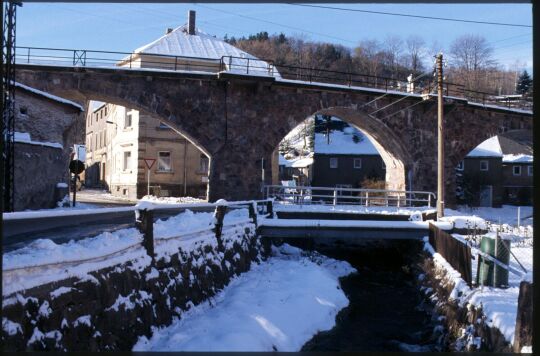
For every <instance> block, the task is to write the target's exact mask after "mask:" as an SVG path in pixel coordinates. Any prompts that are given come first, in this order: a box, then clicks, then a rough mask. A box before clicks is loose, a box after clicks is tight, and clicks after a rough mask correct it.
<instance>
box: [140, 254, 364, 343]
mask: <svg viewBox="0 0 540 356" xmlns="http://www.w3.org/2000/svg"><path fill="white" fill-rule="evenodd" d="M355 271H356V270H355V269H354V268H353V267H351V266H350V265H349V264H348V263H347V262H344V261H337V260H334V259H331V258H327V257H325V256H321V255H315V257H313V256H312V257H309V256H307V255H305V254H303V253H302V251H301V250H300V249H297V248H294V247H291V246H288V245H286V244H285V245H283V246H282V247H281V248H279V249H277V248H274V256H273V257H271V258H270V259H268V260H267V261H266V262H263V263H261V264H260V265H256V266H253V267H252V269H251V270H250V271H248V272H246V273H244V274H242V275H240V276H238V277H237V278H235V279H234V280H233V281H231V283H230V284H229V285H228V286H227V287H225V288H224V289H223V291H221V292H220V293H219V294H218V295H216V297H215V298H213V299H211V300H210V301H207V302H204V303H202V304H200V305H198V306H196V307H194V308H192V309H191V310H190V311H188V312H187V313H185V314H184V315H183V316H182V319H180V320H178V319H177V320H176V321H175V322H173V324H172V325H171V326H169V327H166V328H162V329H154V332H153V335H152V337H151V338H150V339H147V338H146V337H141V338H140V339H139V341H138V342H137V344H136V345H135V346H134V348H133V350H134V351H299V350H300V349H301V347H302V346H303V345H304V344H305V343H306V342H307V341H309V340H310V339H311V338H312V337H313V336H314V335H315V334H317V333H318V332H319V331H324V330H329V329H331V328H332V327H334V325H335V318H336V315H337V313H338V312H339V311H340V310H341V309H342V308H344V307H346V306H347V305H348V304H349V301H348V299H347V297H346V296H345V294H344V293H343V291H342V290H341V288H340V286H339V280H338V279H339V277H341V276H346V275H348V274H350V273H353V272H355Z"/></svg>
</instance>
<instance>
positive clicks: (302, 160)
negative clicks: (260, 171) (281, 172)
mask: <svg viewBox="0 0 540 356" xmlns="http://www.w3.org/2000/svg"><path fill="white" fill-rule="evenodd" d="M312 164H313V154H310V155H309V156H306V157H296V158H293V159H286V158H285V157H284V156H283V155H281V154H280V155H279V165H280V166H285V167H292V168H306V167H309V166H311V165H312Z"/></svg>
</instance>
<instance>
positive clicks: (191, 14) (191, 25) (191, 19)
mask: <svg viewBox="0 0 540 356" xmlns="http://www.w3.org/2000/svg"><path fill="white" fill-rule="evenodd" d="M188 34H190V35H194V34H195V10H189V11H188Z"/></svg>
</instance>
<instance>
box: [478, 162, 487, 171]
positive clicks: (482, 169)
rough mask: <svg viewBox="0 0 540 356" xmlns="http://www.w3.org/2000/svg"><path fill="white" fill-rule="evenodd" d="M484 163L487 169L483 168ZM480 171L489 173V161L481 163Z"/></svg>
mask: <svg viewBox="0 0 540 356" xmlns="http://www.w3.org/2000/svg"><path fill="white" fill-rule="evenodd" d="M482 163H485V164H486V168H485V169H484V168H482ZM480 170H481V171H484V172H486V171H489V161H487V160H481V161H480Z"/></svg>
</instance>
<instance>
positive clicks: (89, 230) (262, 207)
mask: <svg viewBox="0 0 540 356" xmlns="http://www.w3.org/2000/svg"><path fill="white" fill-rule="evenodd" d="M253 205H255V207H254V206H253ZM218 207H227V208H229V209H238V208H243V207H244V208H248V209H250V217H251V218H252V219H254V221H256V220H257V218H256V215H257V214H266V213H267V212H271V211H272V207H271V200H268V199H267V200H247V201H237V202H219V203H189V204H153V203H149V202H144V203H142V204H138V205H135V206H132V207H122V208H103V209H91V210H68V211H56V212H55V211H51V212H46V213H45V212H16V213H4V215H3V234H4V239H3V241H4V249H5V250H6V251H7V250H13V249H15V248H19V247H23V246H24V245H26V244H28V243H30V242H32V241H34V240H37V239H42V238H49V236H50V238H51V239H54V240H55V241H56V242H64V241H66V242H67V241H69V240H78V239H82V238H86V237H90V236H94V235H97V234H99V233H102V232H106V231H109V232H111V231H116V230H119V229H124V228H129V227H133V226H136V227H138V228H139V230H145V229H148V228H149V226H150V225H152V226H153V223H154V222H155V221H157V220H158V219H165V218H168V217H171V216H174V215H177V214H179V213H181V212H184V211H186V210H191V211H195V212H212V211H215V210H216V209H217V208H218ZM255 208H256V210H255ZM222 209H223V208H222ZM252 210H253V211H252ZM145 211H151V213H150V214H149V215H148V216H151V218H152V222H151V223H150V220H149V218H148V216H145ZM141 216H142V218H141ZM64 236H65V237H64Z"/></svg>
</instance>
